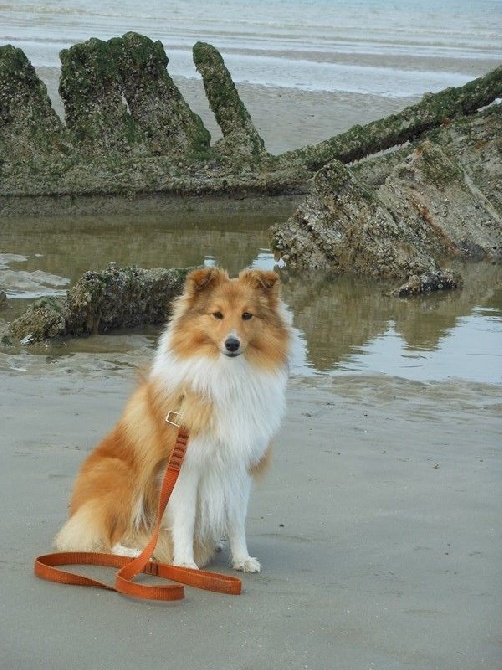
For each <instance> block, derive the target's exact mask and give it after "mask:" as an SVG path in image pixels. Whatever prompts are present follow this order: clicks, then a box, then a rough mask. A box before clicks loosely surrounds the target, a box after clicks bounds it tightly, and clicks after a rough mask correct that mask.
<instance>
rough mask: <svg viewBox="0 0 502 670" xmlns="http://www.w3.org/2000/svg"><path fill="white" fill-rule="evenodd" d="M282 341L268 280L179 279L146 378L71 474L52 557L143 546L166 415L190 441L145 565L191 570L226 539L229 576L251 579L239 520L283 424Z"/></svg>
mask: <svg viewBox="0 0 502 670" xmlns="http://www.w3.org/2000/svg"><path fill="white" fill-rule="evenodd" d="M290 337H291V334H290V320H289V318H288V316H287V313H286V310H285V308H284V306H283V304H282V303H281V300H280V293H279V282H278V276H277V275H276V274H275V273H274V272H266V271H260V270H251V269H248V270H243V271H242V272H241V273H240V275H239V277H238V278H236V279H230V278H229V276H228V274H227V273H226V272H225V271H224V270H221V269H218V268H205V269H200V270H195V271H193V272H191V273H190V274H189V275H188V277H187V279H186V284H185V290H184V293H183V295H181V296H180V297H179V298H177V299H176V300H175V302H174V309H173V315H172V318H171V320H170V323H169V324H168V326H167V329H166V330H165V332H164V334H163V335H162V337H161V339H160V343H159V347H158V351H157V353H156V356H155V359H154V363H153V366H152V368H151V371H150V373H149V375H148V377H147V379H145V380H144V381H143V382H142V383H140V385H139V386H138V388H137V389H136V391H135V392H134V393H133V395H132V397H131V398H130V400H129V402H128V404H127V405H126V408H125V410H124V413H123V415H122V417H121V418H120V420H119V421H118V423H117V424H116V426H115V428H113V430H112V431H111V432H110V433H109V434H108V435H107V436H106V437H105V438H104V439H103V440H102V441H101V442H100V444H99V445H98V446H97V447H96V448H95V449H94V450H93V451H92V452H91V454H90V455H89V457H88V458H87V459H86V461H85V462H84V464H83V465H82V468H81V470H80V473H79V475H78V477H77V480H76V483H75V487H74V491H73V495H72V498H71V503H70V515H69V518H68V520H67V521H66V523H65V525H64V526H63V528H62V529H61V530H60V532H59V533H58V535H57V537H56V539H55V545H56V548H57V549H58V550H59V551H106V552H110V551H112V552H114V553H119V554H127V555H136V554H137V553H139V552H140V551H141V550H142V549H143V548H144V546H146V544H147V543H148V540H149V538H150V533H151V529H152V527H153V526H154V524H155V522H156V515H157V501H158V496H159V488H160V482H161V480H162V476H163V472H164V470H165V467H166V463H167V460H168V458H169V455H170V453H171V451H172V449H173V446H174V443H175V440H176V435H177V428H176V427H175V426H173V425H172V424H171V423H168V422H167V420H166V419H167V417H168V415H169V413H170V412H177V413H178V414H177V420H176V422H177V423H182V424H183V425H184V426H185V427H186V428H187V429H188V431H189V436H190V437H189V443H188V448H187V452H186V456H185V460H184V462H183V465H182V467H181V470H180V474H179V478H178V481H177V483H176V486H175V488H174V491H173V493H172V496H171V499H170V501H169V504H168V507H167V509H166V512H165V514H164V518H163V521H162V529H161V532H160V536H159V541H158V543H157V547H156V549H155V552H154V556H155V558H156V559H157V560H159V561H163V562H167V563H174V564H175V565H180V566H187V567H190V568H197V567H202V566H204V565H206V564H207V563H208V562H209V561H210V560H211V558H212V557H213V555H214V552H215V551H216V549H217V547H218V544H219V542H220V539H221V538H222V537H227V538H228V540H229V545H230V552H231V556H232V564H233V567H234V568H235V569H237V570H242V571H244V572H259V570H260V563H259V562H258V561H257V559H256V558H253V557H251V556H250V555H249V552H248V548H247V544H246V536H245V517H246V512H247V506H248V500H249V494H250V489H251V483H252V478H253V476H255V475H257V474H259V473H260V472H261V471H263V470H264V468H265V466H266V464H267V461H268V456H269V452H270V440H271V438H272V437H273V436H274V434H275V433H276V432H277V431H278V429H279V426H280V422H281V419H282V416H283V414H284V410H285V388H286V379H287V373H288V356H289V348H290Z"/></svg>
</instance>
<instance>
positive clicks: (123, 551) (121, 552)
mask: <svg viewBox="0 0 502 670" xmlns="http://www.w3.org/2000/svg"><path fill="white" fill-rule="evenodd" d="M112 554H115V555H116V556H130V557H131V558H137V557H138V556H139V555H140V554H141V549H131V548H130V547H125V546H124V545H123V544H114V545H113V547H112Z"/></svg>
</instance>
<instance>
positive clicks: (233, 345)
mask: <svg viewBox="0 0 502 670" xmlns="http://www.w3.org/2000/svg"><path fill="white" fill-rule="evenodd" d="M240 346H241V343H240V340H238V339H237V338H236V337H234V336H233V335H230V337H227V339H226V340H225V349H226V350H227V351H229V352H230V353H231V354H233V353H235V352H236V351H237V350H238V349H239V347H240Z"/></svg>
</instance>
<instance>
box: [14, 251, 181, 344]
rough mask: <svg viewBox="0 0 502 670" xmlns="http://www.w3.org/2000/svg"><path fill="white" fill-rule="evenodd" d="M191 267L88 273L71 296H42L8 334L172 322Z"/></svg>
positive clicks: (39, 336)
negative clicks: (174, 302)
mask: <svg viewBox="0 0 502 670" xmlns="http://www.w3.org/2000/svg"><path fill="white" fill-rule="evenodd" d="M186 273H187V271H186V270H166V269H164V268H154V269H151V270H145V269H143V268H136V267H132V268H117V267H116V266H115V265H113V264H111V265H110V266H109V267H107V268H106V269H105V270H104V271H102V272H86V273H85V274H84V275H83V276H82V277H81V278H80V279H79V281H78V282H77V283H76V284H75V286H73V287H72V288H71V289H70V290H69V291H67V295H66V298H41V299H39V300H37V301H35V302H34V303H33V304H32V305H31V306H30V307H29V308H28V309H27V311H26V312H25V313H24V314H23V315H22V316H20V317H19V318H18V319H16V320H15V321H13V322H12V323H11V324H10V327H9V334H10V335H11V336H12V337H14V338H16V339H18V340H22V341H23V342H24V343H25V344H31V343H33V342H40V341H43V340H45V339H52V338H56V337H68V336H72V337H77V336H83V335H91V334H96V333H105V332H107V331H108V330H112V329H114V328H132V327H134V326H138V325H140V324H148V323H152V324H162V323H165V322H166V321H167V318H168V315H169V309H170V303H171V301H172V299H173V298H174V297H175V296H176V295H178V294H179V293H180V292H181V290H182V288H183V284H184V280H185V277H186Z"/></svg>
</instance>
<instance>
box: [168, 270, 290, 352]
mask: <svg viewBox="0 0 502 670" xmlns="http://www.w3.org/2000/svg"><path fill="white" fill-rule="evenodd" d="M288 343H289V330H288V326H287V324H286V323H285V320H284V318H283V309H282V306H281V301H280V287H279V277H278V275H277V274H276V273H275V272H269V271H264V270H255V269H246V270H243V271H242V272H241V273H240V274H239V276H238V277H237V278H233V279H231V278H230V277H229V275H228V273H227V272H226V271H225V270H222V269H220V268H203V269H199V270H194V271H193V272H191V273H190V274H189V275H188V276H187V279H186V283H185V290H184V292H183V295H182V296H181V297H180V298H179V300H178V301H177V303H176V308H175V312H174V318H173V339H172V346H173V348H175V349H176V351H177V353H178V354H179V355H182V356H200V355H205V356H210V357H213V358H214V357H217V356H224V357H227V358H229V359H232V358H237V357H239V356H242V355H244V356H245V357H246V358H247V359H248V360H249V361H250V362H253V361H254V362H255V363H257V364H260V365H271V364H277V362H278V361H281V362H284V360H285V358H286V356H287V349H288Z"/></svg>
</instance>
